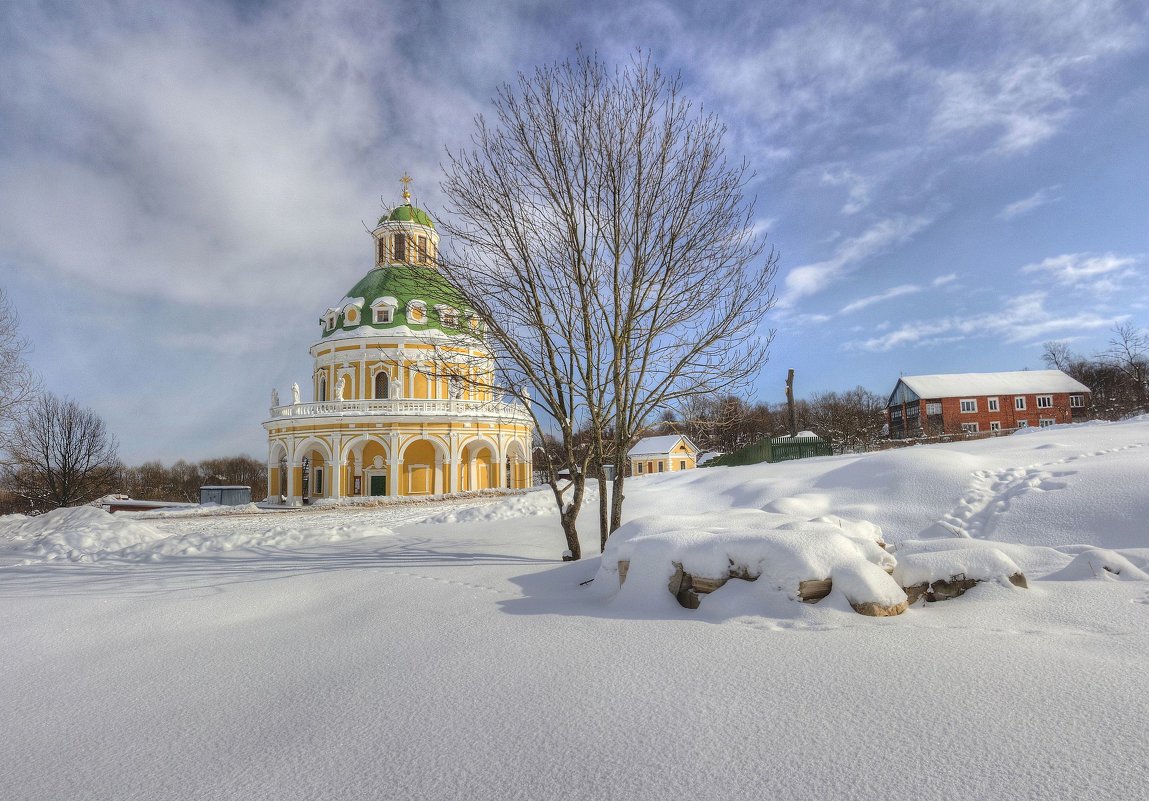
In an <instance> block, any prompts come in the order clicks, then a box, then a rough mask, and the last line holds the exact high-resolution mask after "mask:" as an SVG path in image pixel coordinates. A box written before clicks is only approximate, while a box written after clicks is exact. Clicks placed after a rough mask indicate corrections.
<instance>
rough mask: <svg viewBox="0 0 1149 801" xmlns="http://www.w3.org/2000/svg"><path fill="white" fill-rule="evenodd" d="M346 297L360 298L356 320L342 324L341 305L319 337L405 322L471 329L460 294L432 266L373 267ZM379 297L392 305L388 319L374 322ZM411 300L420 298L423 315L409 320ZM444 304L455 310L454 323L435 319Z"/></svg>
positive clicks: (452, 330) (420, 327)
mask: <svg viewBox="0 0 1149 801" xmlns="http://www.w3.org/2000/svg"><path fill="white" fill-rule="evenodd" d="M347 298H349V299H351V300H352V301H355V302H356V303H357V305H358V301H359V300H360V299H361V298H362V300H363V304H362V306H361V307H360V308H359V317H360V319H359V324H358V325H357V326H350V327H344V323H345V322H346V321H345V319H344V313H343V309H344V308H346V304H347V300H346V299H345V300H344V301H343V304H344V305H343V307H342V308H340V309H339V314H338V316H337V318H336V321H335V327H334V328H332V329H330V330H328V329H327V328H326V326H325V327H324V331H323V338H324V339H327V338H330V337H336V336H337V335H339V336H342V337H351V336H369V335H371V334H374V333H376V332H378V333H386V331H387V330H388V329H392V328H399V327H401V326H406V327H407V328H409V329H411V330H412V331H416V332H419V331H428V330H438V331H446V332H447V333H449V334H460V333H464V332H469V331H471V323H470V314H471V310H470V309H469V308H468V307H467V306H466V304H465V301H464V300H463V296H462V295H461V294H459V292H458V290H456V289H455V288H454V287H453V286H451V284H450V283H449V282H448V281H447V279H446V278H444V277H443V275H442V274H441V273H440V272H439V271H438V270H436V269H435V268H433V267H418V266H414V265H402V264H393V265H389V266H387V267H376V268H374V269H372V270H371V271H370V272H369V273H367V275H365V276H363V278H361V279H360V280H359V283H357V284H356V285H355V286H353V287H351V289H350V290H348V292H347ZM380 298H393V299H394V301H395V305H394V308H393V309H392V311H391V320H390V321H389V322H386V323H376V322H375V321H374V320H375V315H374V313H373V310H372V306H373V305H374V304H375V302H376V301H377V300H379V299H380ZM411 301H422V302H423V304H424V316H423V321H422V322H411V321H409V320H408V319H407V306H408V304H409V303H410V302H411ZM439 305H442V306H447V307H450V308H451V309H453V310H454V311H455V312H456V313H457V321H456V324H455V325H447V326H445V325H443V322H442V320H440V319H439V313H438V311H437V310H436V308H435V307H436V306H439Z"/></svg>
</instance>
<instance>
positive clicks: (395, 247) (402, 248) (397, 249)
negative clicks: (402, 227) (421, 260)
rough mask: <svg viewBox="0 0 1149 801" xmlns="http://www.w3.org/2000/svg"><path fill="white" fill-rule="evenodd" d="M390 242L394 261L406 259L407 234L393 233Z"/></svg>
mask: <svg viewBox="0 0 1149 801" xmlns="http://www.w3.org/2000/svg"><path fill="white" fill-rule="evenodd" d="M391 243H392V248H391V251H392V253H394V255H395V261H407V235H406V234H395V236H393V237H392V238H391Z"/></svg>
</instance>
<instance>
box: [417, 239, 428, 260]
mask: <svg viewBox="0 0 1149 801" xmlns="http://www.w3.org/2000/svg"><path fill="white" fill-rule="evenodd" d="M418 242H419V263H420V264H426V263H427V262H428V261H430V259H429V258H428V255H429V254H428V252H427V237H425V236H421V237H419V239H418Z"/></svg>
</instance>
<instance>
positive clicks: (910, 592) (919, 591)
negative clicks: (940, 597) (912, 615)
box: [902, 581, 930, 606]
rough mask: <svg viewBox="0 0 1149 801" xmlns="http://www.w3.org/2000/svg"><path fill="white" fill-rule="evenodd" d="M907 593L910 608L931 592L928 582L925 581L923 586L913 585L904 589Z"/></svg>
mask: <svg viewBox="0 0 1149 801" xmlns="http://www.w3.org/2000/svg"><path fill="white" fill-rule="evenodd" d="M902 590H903V591H905V593H906V599H907V600H908V601H909V604H910V606H913V605H914V604H916V603H917V602H918V599H919V598H921V597H922V596H923V595H925V594H926V593H928V592H929V591H930V585H929V583H928V582H925V581H923V582H922V583H921V584H911V585H910V586H909V587H902Z"/></svg>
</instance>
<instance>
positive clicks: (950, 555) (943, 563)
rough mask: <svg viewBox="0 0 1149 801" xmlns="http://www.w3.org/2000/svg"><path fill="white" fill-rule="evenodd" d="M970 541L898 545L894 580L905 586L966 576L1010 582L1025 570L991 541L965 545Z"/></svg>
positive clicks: (935, 541) (932, 541) (971, 578)
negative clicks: (989, 542) (1010, 578)
mask: <svg viewBox="0 0 1149 801" xmlns="http://www.w3.org/2000/svg"><path fill="white" fill-rule="evenodd" d="M966 542H972V541H969V540H954V539H950V540H942V541H938V540H930V541H927V542H918V541H910V542H904V543H902V544H901V545H900V546H898V552H897V553H898V564H897V566H896V567H895V568H894V580H895V581H897V582H898V584H899V585H900V586H902V587H912V586H914V585H917V584H932V583H933V582H935V581H949V580H951V579H953V578H954V577H955V576H962V577H964V578H966V579H969V580H973V581H997V582H999V583H1001V584H1009V577H1010V576H1014V575H1017V574H1019V573H1021V572H1022V571H1021V568H1020V567H1018V566H1017V563H1016V562H1014V561H1013V560H1012V559H1010V558H1009V557H1008V556H1006V555H1005V554H1004V553H1002V552H1001V551H1000V550H998V549H997V548H994V547H992V546H990V545H989V544H988V543H977V545H980V546H982V547H963V545H961V544H959V543H966Z"/></svg>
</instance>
